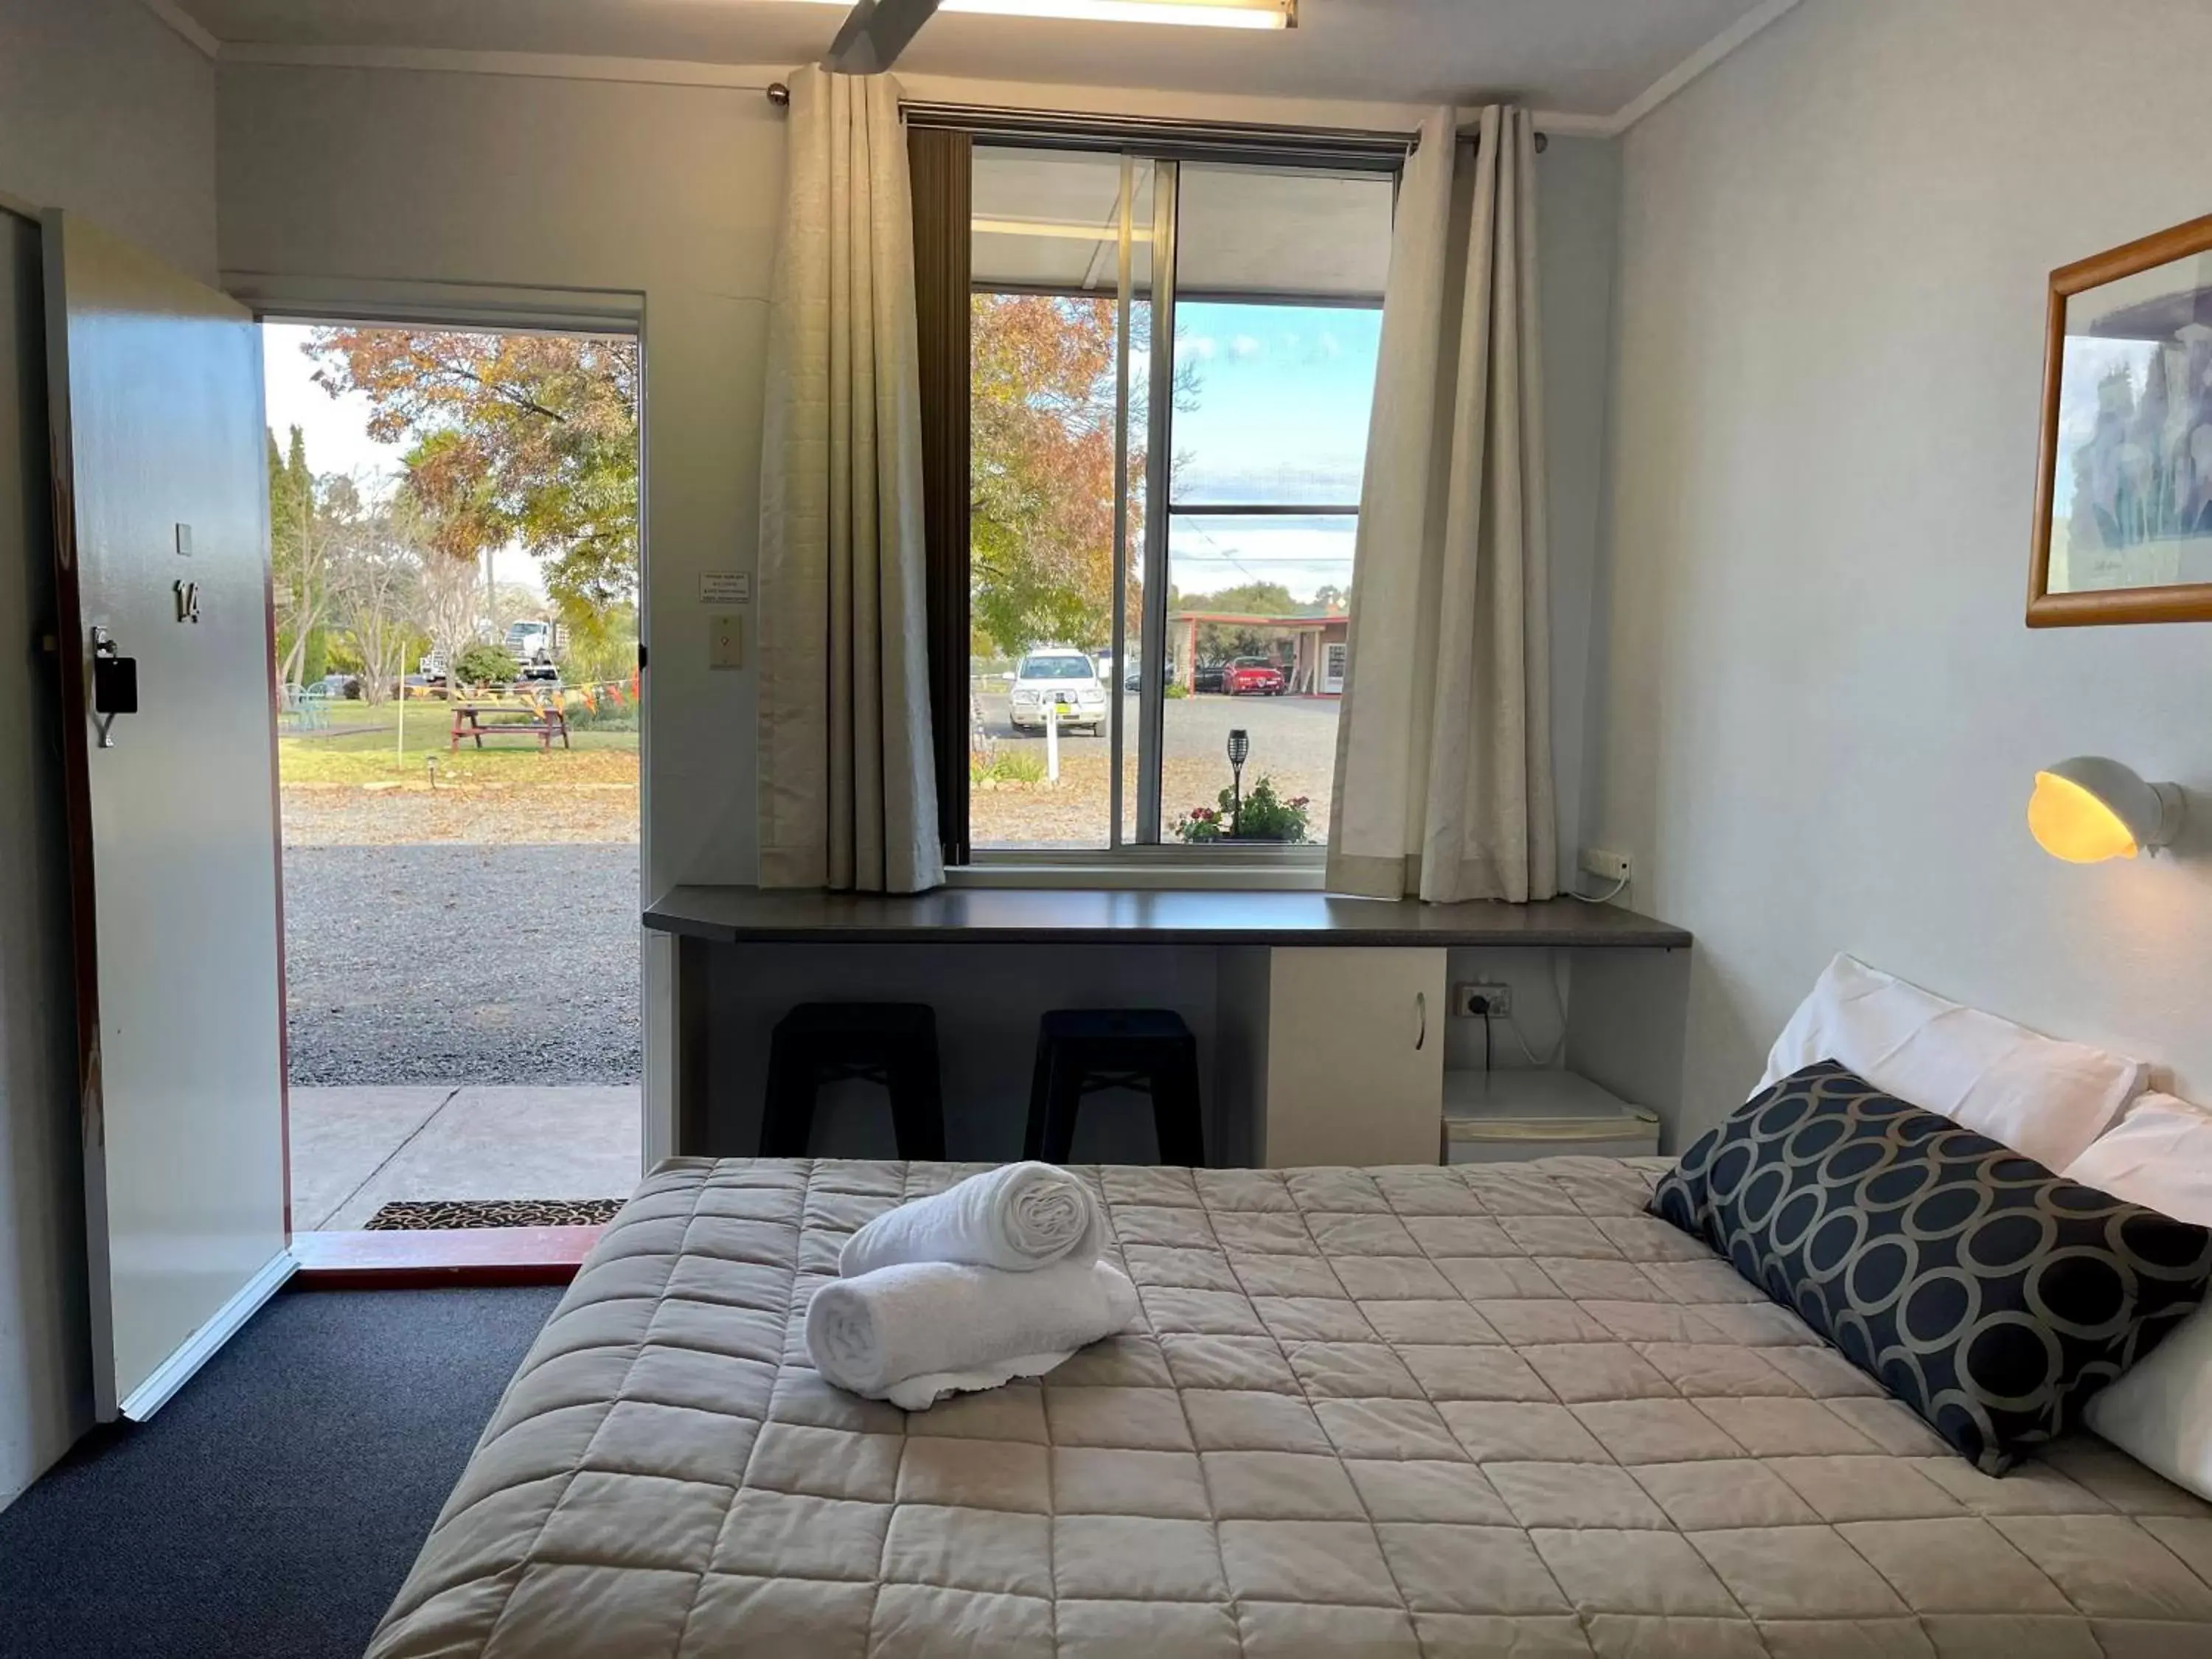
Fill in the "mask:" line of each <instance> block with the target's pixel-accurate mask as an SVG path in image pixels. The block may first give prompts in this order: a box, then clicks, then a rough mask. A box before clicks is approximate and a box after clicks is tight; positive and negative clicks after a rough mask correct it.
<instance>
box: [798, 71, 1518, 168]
mask: <svg viewBox="0 0 2212 1659" xmlns="http://www.w3.org/2000/svg"><path fill="white" fill-rule="evenodd" d="M768 100H769V103H771V104H773V105H775V106H776V107H777V108H778V109H782V108H784V107H786V106H787V105H789V103H790V102H791V88H789V87H787V86H786V85H785V84H784V83H783V82H781V81H775V82H770V83H769V88H768ZM899 108H900V110H901V112H902V113H903V114H904V115H905V116H906V118H907V121H908V125H915V126H923V127H957V128H959V129H961V130H962V131H969V132H975V131H981V132H1027V133H1050V134H1054V135H1058V136H1060V137H1066V136H1070V135H1074V136H1078V137H1080V136H1085V135H1089V136H1094V137H1098V138H1100V139H1101V140H1106V139H1112V140H1116V141H1126V140H1127V139H1130V138H1136V139H1138V140H1140V141H1141V140H1144V139H1146V138H1151V139H1154V140H1156V141H1158V142H1164V143H1181V144H1194V145H1197V146H1200V147H1206V146H1219V147H1224V148H1236V147H1245V146H1249V147H1253V148H1257V149H1267V148H1273V149H1289V150H1310V151H1320V152H1322V153H1325V154H1331V155H1346V156H1347V157H1355V156H1356V157H1364V158H1376V159H1383V158H1394V157H1397V156H1402V155H1409V154H1411V153H1412V152H1413V150H1414V149H1418V148H1419V144H1420V137H1421V135H1420V134H1419V132H1418V131H1414V132H1397V131H1389V130H1388V129H1375V128H1352V127H1303V126H1278V125H1269V124H1267V123H1264V122H1249V121H1195V120H1188V119H1184V118H1180V117H1176V116H1139V117H1135V118H1130V117H1126V116H1115V115H1094V114H1090V113H1087V112H1074V111H1046V110H1019V109H1006V108H1003V107H1001V106H997V105H991V104H931V103H921V102H917V101H913V100H908V101H907V102H904V103H902V104H901V105H900V106H899ZM1480 132H1481V128H1480V126H1463V127H1461V128H1460V129H1459V130H1458V131H1457V133H1456V134H1455V136H1456V137H1458V138H1460V139H1461V140H1462V142H1467V141H1472V140H1474V138H1476V137H1479V136H1480ZM1551 142H1552V140H1551V135H1550V134H1548V133H1542V132H1540V133H1538V134H1537V135H1536V153H1537V154H1538V155H1542V154H1543V153H1544V151H1545V150H1547V149H1549V148H1550V147H1551Z"/></svg>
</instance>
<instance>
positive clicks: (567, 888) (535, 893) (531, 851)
mask: <svg viewBox="0 0 2212 1659" xmlns="http://www.w3.org/2000/svg"><path fill="white" fill-rule="evenodd" d="M637 916H638V863H637V848H636V846H635V844H623V843H619V842H617V843H605V842H601V843H596V844H585V845H571V846H558V847H528V846H504V847H483V846H473V847H472V846H385V847H294V848H286V849H285V854H284V949H285V975H286V981H287V986H288V993H289V1011H290V1018H289V1030H290V1036H291V1048H292V1066H291V1076H292V1081H293V1082H294V1083H296V1084H301V1085H325V1084H339V1085H343V1084H351V1085H369V1084H445V1085H459V1084H466V1083H513V1084H532V1083H535V1084H570V1083H589V1084H608V1083H635V1082H637V1081H638V1080H639V1079H640V1078H641V1076H642V1064H643V1062H642V1059H641V1048H640V1042H639V1018H638V975H639V965H638V921H637Z"/></svg>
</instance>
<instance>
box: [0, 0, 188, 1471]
mask: <svg viewBox="0 0 2212 1659" xmlns="http://www.w3.org/2000/svg"><path fill="white" fill-rule="evenodd" d="M0 195H4V196H6V197H10V198H12V199H13V200H14V201H15V203H17V204H20V205H21V206H23V207H25V208H27V209H32V210H36V209H40V208H47V207H60V208H65V209H68V210H71V211H73V212H79V213H82V214H83V215H84V216H86V217H87V218H89V219H92V220H94V221H96V222H99V223H100V224H101V225H102V226H104V227H105V228H107V229H109V230H111V231H113V232H115V233H116V234H119V235H122V236H125V237H128V238H130V239H131V240H133V241H136V242H137V243H138V244H139V245H140V246H143V247H145V248H147V249H149V250H150V251H152V252H155V253H158V254H160V255H161V257H162V258H166V259H167V260H169V261H170V262H171V263H173V264H176V265H178V266H179V267H181V268H183V269H185V270H189V271H191V273H192V274H193V275H195V276H201V277H204V278H212V276H214V273H215V268H216V258H215V255H216V230H215V70H214V66H213V65H212V64H210V63H209V62H208V61H207V59H206V58H203V57H202V56H200V54H199V53H198V52H196V51H195V50H194V49H193V48H191V46H187V45H186V44H185V42H184V41H182V40H179V39H178V38H177V36H175V35H174V34H173V33H170V32H169V30H168V29H167V27H164V26H163V25H162V24H161V23H160V22H158V21H155V18H154V16H153V15H152V14H151V13H149V12H148V11H147V10H146V9H144V8H143V6H141V5H140V4H138V3H137V0H71V3H68V4H58V3H53V0H0ZM38 267H39V255H38V247H37V238H36V235H35V234H34V233H33V232H31V231H30V230H29V229H28V228H27V226H26V223H25V222H24V221H21V220H18V219H14V218H12V217H10V216H7V215H4V214H0V641H6V647H5V650H4V652H0V848H5V849H6V854H7V856H6V857H5V858H0V1171H4V1173H0V1505H4V1504H7V1503H8V1502H9V1501H10V1500H12V1499H13V1498H15V1495H16V1494H17V1493H18V1492H21V1491H22V1489H23V1488H24V1487H25V1486H28V1485H29V1484H30V1483H31V1481H32V1480H34V1479H35V1478H36V1477H37V1476H38V1474H39V1473H40V1471H41V1470H43V1469H44V1468H46V1466H47V1465H48V1464H50V1463H52V1462H53V1461H54V1459H56V1458H57V1457H58V1456H60V1455H61V1454H62V1453H63V1452H64V1451H65V1450H66V1449H68V1447H69V1445H70V1442H72V1441H73V1440H75V1439H76V1437H77V1436H78V1435H79V1434H80V1433H82V1431H84V1429H85V1428H86V1427H88V1425H89V1424H90V1422H91V1419H92V1390H91V1373H90V1364H91V1337H90V1333H89V1329H88V1324H87V1314H86V1300H85V1297H86V1289H85V1262H84V1187H83V1176H82V1162H81V1159H80V1156H79V1152H78V1127H77V1109H76V1039H75V1024H74V1018H75V1017H74V1014H73V1012H72V1007H71V999H70V973H71V971H72V969H71V964H70V943H69V932H68V917H67V911H66V899H67V894H68V884H69V876H68V865H67V859H66V852H65V848H64V841H63V832H62V825H61V782H60V777H59V773H58V763H57V755H58V750H57V749H56V746H55V745H56V737H57V732H58V726H57V724H56V722H57V721H58V720H59V718H60V716H59V714H58V710H57V708H56V707H55V704H54V701H53V697H52V690H53V679H52V669H51V667H50V666H49V665H48V663H47V661H46V659H42V658H40V657H39V656H37V655H35V654H33V653H32V652H31V651H30V650H29V649H28V648H27V641H30V640H31V639H32V638H33V635H34V634H35V632H36V630H37V629H38V628H39V627H40V626H42V625H46V624H50V623H51V622H52V617H53V604H52V557H53V548H52V540H51V538H50V534H49V531H48V518H47V513H46V496H47V478H46V418H45V416H46V410H45V402H44V400H45V395H46V393H45V379H44V375H43V372H42V358H43V355H44V341H45V323H44V318H43V315H42V313H41V310H40V290H39V286H38Z"/></svg>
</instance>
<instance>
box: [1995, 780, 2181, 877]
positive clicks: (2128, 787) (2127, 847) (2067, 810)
mask: <svg viewBox="0 0 2212 1659" xmlns="http://www.w3.org/2000/svg"><path fill="white" fill-rule="evenodd" d="M2183 811H2184V804H2183V800H2182V794H2181V791H2180V790H2179V788H2178V787H2175V786H2174V785H2172V784H2170V783H2146V782H2144V781H2143V780H2142V778H2140V777H2138V776H2137V775H2136V774H2135V772H2134V771H2133V770H2131V769H2129V768H2127V767H2125V766H2123V765H2121V764H2120V763H2119V762H2118V761H2116V760H2106V758H2104V757H2102V756H2100V755H2077V756H2076V757H2074V758H2073V759H2072V760H2063V761H2060V762H2059V763H2057V765H2056V766H2050V767H2046V768H2045V769H2043V770H2042V771H2040V772H2038V773H2037V774H2036V775H2035V793H2034V794H2033V795H2032V796H2030V797H2029V798H2028V803H2027V827H2028V830H2029V833H2030V834H2032V835H2033V836H2034V837H2035V842H2036V845H2037V846H2039V847H2040V848H2043V850H2044V851H2045V852H2046V853H2048V854H2051V857H2053V858H2056V859H2063V860H2066V861H2067V862H2068V863H2069V864H2096V863H2100V862H2101V861H2102V860H2106V859H2125V858H2133V857H2135V856H2136V854H2138V853H2146V852H2150V851H2153V850H2154V849H2156V848H2160V847H2164V846H2166V845H2167V844H2169V843H2170V842H2172V840H2173V838H2174V836H2176V835H2178V834H2179V832H2180V829H2181V820H2182V815H2183Z"/></svg>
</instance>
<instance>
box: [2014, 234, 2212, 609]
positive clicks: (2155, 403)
mask: <svg viewBox="0 0 2212 1659" xmlns="http://www.w3.org/2000/svg"><path fill="white" fill-rule="evenodd" d="M2206 621H2212V215H2208V216H2206V217H2204V218H2202V219H2197V220H2193V221H2191V222H2190V223H2188V224H2185V225H2177V226H2175V227H2174V228H2172V230H2168V231H2162V232H2160V234H2158V235H2155V236H2147V237H2145V238H2143V240H2141V241H2139V242H2130V243H2129V244H2128V245H2127V246H2125V247H2116V248H2114V249H2113V250H2112V252H2109V253H2100V254H2098V255H2097V256H2096V257H2095V258H2089V259H2083V260H2081V262H2080V263H2078V264H2070V265H2068V266H2066V267H2064V268H2063V270H2055V271H2053V272H2051V313H2050V324H2049V336H2048V340H2047V343H2046V345H2045V356H2044V383H2043V454H2042V461H2041V471H2040V473H2039V477H2038V479H2037V483H2036V511H2035V545H2034V548H2033V552H2032V555H2031V562H2030V568H2029V580H2028V590H2027V623H2028V626H2029V627H2031V628H2058V627H2067V626H2071V625H2075V624H2080V623H2148V622H2206Z"/></svg>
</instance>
